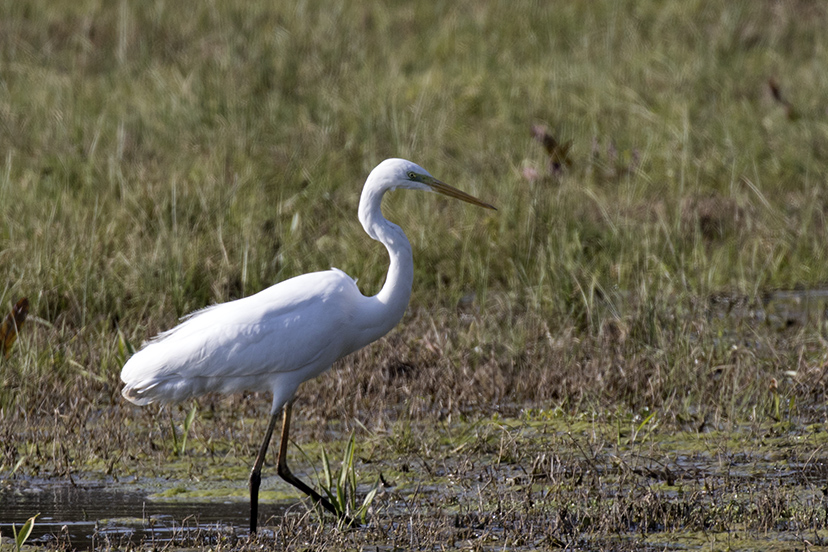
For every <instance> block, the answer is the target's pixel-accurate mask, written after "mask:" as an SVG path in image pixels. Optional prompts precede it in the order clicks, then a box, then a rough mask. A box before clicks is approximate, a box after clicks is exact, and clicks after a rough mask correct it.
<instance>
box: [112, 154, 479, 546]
mask: <svg viewBox="0 0 828 552" xmlns="http://www.w3.org/2000/svg"><path fill="white" fill-rule="evenodd" d="M395 188H409V189H419V190H427V191H436V192H438V193H442V194H444V195H449V196H452V197H456V198H459V199H462V200H464V201H468V202H470V203H474V204H476V205H480V206H483V207H487V208H493V207H491V205H488V204H486V203H483V202H481V201H479V200H477V199H476V198H474V197H472V196H470V195H468V194H465V193H463V192H461V191H459V190H456V189H454V188H452V187H450V186H448V185H446V184H444V183H442V182H440V181H439V180H436V179H435V178H433V177H432V176H431V175H430V174H429V173H428V172H427V171H425V170H424V169H423V168H422V167H419V166H418V165H416V164H414V163H412V162H410V161H405V160H403V159H387V160H385V161H383V162H382V163H380V164H379V165H378V166H377V167H376V168H375V169H374V170H373V171H371V174H370V175H369V176H368V179H367V181H366V183H365V187H364V188H363V191H362V196H361V198H360V204H359V219H360V222H361V223H362V225H363V227H364V228H365V231H366V232H367V233H368V234H369V235H370V236H371V237H372V238H374V239H375V240H377V241H380V242H381V243H383V245H385V247H386V249H387V250H388V253H389V256H390V260H391V264H390V267H389V269H388V276H387V278H386V281H385V284H384V286H383V288H382V290H381V291H380V292H379V293H378V294H377V295H375V296H373V297H366V296H364V295H362V293H361V292H360V291H359V289H358V288H357V286H356V283H355V282H354V280H353V279H352V278H351V277H349V276H348V275H347V274H345V273H344V272H342V271H340V270H338V269H331V270H326V271H323V272H314V273H311V274H303V275H301V276H297V277H295V278H291V279H289V280H285V281H284V282H281V283H278V284H276V285H274V286H271V287H269V288H267V289H265V290H264V291H261V292H259V293H257V294H255V295H251V296H249V297H245V298H244V299H238V300H236V301H231V302H228V303H223V304H220V305H215V306H212V307H208V308H206V309H203V310H201V311H197V312H195V313H193V314H192V315H190V316H189V317H188V318H187V319H186V320H185V321H183V322H182V323H181V324H180V325H178V326H177V327H175V328H173V329H172V330H170V331H168V332H166V333H163V334H161V335H159V336H158V337H157V338H156V339H154V340H152V341H150V342H149V343H148V344H147V345H146V346H145V347H144V348H143V349H141V350H140V351H139V352H137V353H136V354H135V355H133V356H132V358H130V359H129V361H128V362H127V363H126V365H125V366H124V368H123V371H122V372H121V379H122V380H123V381H124V383H126V386H125V387H124V390H123V395H124V397H126V398H127V399H129V400H130V401H132V402H134V403H135V404H139V405H145V404H149V403H152V402H162V403H175V402H180V401H183V400H185V399H188V398H191V397H196V396H199V395H202V394H204V393H212V392H216V393H235V392H238V391H261V390H270V391H271V392H272V393H273V404H272V408H271V421H270V424H269V426H268V431H267V434H266V436H265V440H264V442H263V443H262V447H261V449H260V451H259V456H258V457H257V458H256V463H255V464H254V467H253V470H252V472H251V477H250V502H251V519H250V527H251V530H252V531H255V530H256V517H257V503H258V488H259V481H260V473H261V466H262V464H263V463H264V456H265V453H266V451H267V447H268V444H269V442H270V437H271V434H272V432H273V429H274V427H275V424H276V421H277V419H278V416H279V413H280V411H281V412H282V413H283V426H282V435H281V443H280V450H279V462H278V471H279V475H280V476H282V477H283V478H284V479H286V480H287V481H289V482H290V483H292V484H293V485H295V486H297V487H298V488H300V489H301V490H303V491H304V492H306V493H307V494H309V495H310V496H311V497H313V498H314V500H316V501H318V502H321V503H322V505H323V506H325V507H326V508H327V509H328V510H331V511H333V512H334V513H336V512H335V510H334V509H333V507H332V506H331V505H330V504H329V503H328V502H327V501H326V500H325V499H324V498H322V497H321V496H320V495H319V494H318V493H316V492H315V491H313V490H311V489H310V488H309V487H307V485H305V484H304V483H302V482H301V481H299V480H298V479H296V478H295V477H294V476H293V475H292V474H291V473H290V471H289V470H288V468H287V464H286V463H285V450H286V446H287V435H288V431H289V423H290V405H291V400H292V398H293V396H294V395H295V393H296V390H297V389H298V387H299V385H300V384H301V383H302V382H304V381H307V380H309V379H311V378H314V377H316V376H318V375H320V374H322V373H323V372H325V371H326V370H328V369H329V368H330V367H331V365H332V364H333V363H334V362H335V361H336V360H337V359H340V358H342V357H344V356H345V355H348V354H349V353H352V352H354V351H357V350H359V349H361V348H362V347H364V346H365V345H368V344H369V343H371V342H373V341H375V340H377V339H379V338H380V337H382V336H383V335H385V334H386V333H388V332H389V331H390V330H391V329H392V328H393V327H394V326H395V325H396V324H397V323H398V322H399V321H400V319H401V318H402V316H403V314H404V312H405V309H406V307H407V306H408V300H409V298H410V296H411V285H412V283H413V279H414V262H413V259H412V256H411V245H410V244H409V242H408V239H407V238H406V236H405V234H404V233H403V231H402V230H401V229H400V228H399V227H398V226H397V225H395V224H393V223H391V222H389V221H388V220H386V219H385V218H384V217H383V216H382V211H381V209H380V204H381V202H382V197H383V195H384V194H385V192H386V191H389V190H393V189H395Z"/></svg>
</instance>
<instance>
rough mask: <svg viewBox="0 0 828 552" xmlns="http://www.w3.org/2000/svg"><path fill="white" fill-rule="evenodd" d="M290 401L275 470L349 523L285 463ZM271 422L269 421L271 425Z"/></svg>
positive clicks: (287, 405) (347, 522)
mask: <svg viewBox="0 0 828 552" xmlns="http://www.w3.org/2000/svg"><path fill="white" fill-rule="evenodd" d="M291 406H292V403H287V404H286V405H285V407H284V417H283V418H282V436H281V437H280V441H279V463H278V465H277V468H276V472H277V473H278V474H279V477H281V478H282V479H284V480H285V481H287V482H288V483H290V484H291V485H293V486H294V487H296V488H297V489H299V490H300V491H302V492H303V493H305V494H306V495H308V496H309V497H311V498H312V499H313V501H314V502H318V503H319V504H322V506H323V507H324V508H325V509H326V510H327V511H329V512H330V513H332V514H333V515H335V516H337V517H341V518H342V520H343V521H344V522H345V523H346V524H347V525H351V524H352V521H351V520H350V519H349V518H348V516H345V515H342V516H340V514H339V512H337V511H336V508H334V507H333V505H332V504H331V503H330V502H328V501H327V500H325V498H324V497H323V496H322V495H320V494H319V493H317V492H316V491H314V490H313V489H311V488H310V487H308V486H307V485H305V484H304V483H303V482H302V481H301V480H300V479H298V478H297V477H296V476H294V475H293V474H292V473H290V469H289V468H288V465H287V446H288V433H290V410H291ZM272 424H273V422H271V425H272Z"/></svg>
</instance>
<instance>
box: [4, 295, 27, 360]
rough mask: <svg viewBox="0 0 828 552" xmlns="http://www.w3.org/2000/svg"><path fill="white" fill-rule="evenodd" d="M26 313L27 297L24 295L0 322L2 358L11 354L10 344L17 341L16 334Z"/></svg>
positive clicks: (24, 319)
mask: <svg viewBox="0 0 828 552" xmlns="http://www.w3.org/2000/svg"><path fill="white" fill-rule="evenodd" d="M28 314H29V299H28V298H26V297H24V298H23V299H21V300H20V301H18V302H17V304H15V305H14V307H12V310H11V312H10V313H9V314H7V315H6V317H5V318H3V322H2V323H0V347H2V350H3V358H9V356H10V355H11V348H12V345H14V342H15V341H17V334H18V332H20V328H22V327H23V322H25V321H26V316H27V315H28Z"/></svg>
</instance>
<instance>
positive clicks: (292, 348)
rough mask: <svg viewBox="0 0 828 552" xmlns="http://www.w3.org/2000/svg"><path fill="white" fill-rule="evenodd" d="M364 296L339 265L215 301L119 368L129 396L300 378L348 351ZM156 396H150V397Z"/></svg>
mask: <svg viewBox="0 0 828 552" xmlns="http://www.w3.org/2000/svg"><path fill="white" fill-rule="evenodd" d="M362 298H363V297H362V295H361V294H360V293H359V290H358V289H357V287H356V285H355V283H354V281H353V280H352V279H351V278H350V277H348V276H347V275H346V274H344V273H343V272H341V271H325V272H316V273H312V274H305V275H303V276H299V277H296V278H292V279H290V280H286V281H284V282H282V283H280V284H277V285H275V286H272V287H270V288H268V289H266V290H264V291H262V292H260V293H257V294H256V295H252V296H250V297H246V298H244V299H239V300H237V301H231V302H229V303H223V304H220V305H215V306H213V307H209V308H206V309H202V310H201V311H198V312H196V313H195V314H194V315H192V316H191V317H189V318H188V319H186V320H185V321H184V322H183V323H181V324H180V325H179V326H177V327H176V328H173V329H172V330H170V331H168V332H165V333H164V334H161V335H160V336H159V337H158V338H156V339H154V340H152V341H150V342H149V343H148V344H147V345H146V346H145V347H144V348H143V349H141V350H140V351H139V352H138V353H136V354H135V355H134V356H133V357H132V358H131V359H130V360H129V361H128V362H127V364H126V365H125V366H124V369H123V371H122V373H121V379H122V380H124V382H126V383H127V388H126V389H125V390H124V394H125V396H126V397H127V398H129V399H130V400H133V399H136V398H137V396H138V395H143V398H139V399H138V400H140V401H141V402H143V403H146V402H151V401H152V400H162V401H178V400H182V399H183V398H186V397H189V396H196V395H199V394H202V393H206V392H210V391H220V392H233V391H239V390H243V389H253V390H255V389H262V390H270V389H271V388H272V386H273V381H274V378H276V377H278V374H280V373H287V372H294V373H295V374H293V376H292V378H293V379H295V380H298V381H297V383H296V384H297V385H298V382H301V381H304V380H306V379H309V378H311V377H314V376H316V375H318V374H319V373H321V372H322V371H324V370H326V369H327V368H328V367H329V366H330V365H331V364H332V363H333V362H334V361H335V360H336V359H337V358H339V356H341V355H342V354H343V353H344V351H346V349H347V343H346V342H347V335H345V334H347V332H344V331H343V329H347V328H348V325H349V322H350V320H351V319H352V317H353V313H354V309H355V308H356V306H357V304H358V302H359V300H360V299H362ZM151 397H154V398H151Z"/></svg>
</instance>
